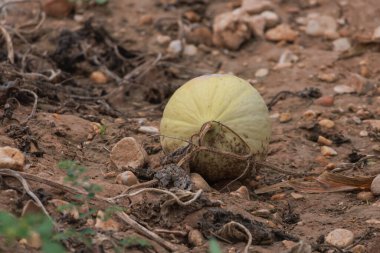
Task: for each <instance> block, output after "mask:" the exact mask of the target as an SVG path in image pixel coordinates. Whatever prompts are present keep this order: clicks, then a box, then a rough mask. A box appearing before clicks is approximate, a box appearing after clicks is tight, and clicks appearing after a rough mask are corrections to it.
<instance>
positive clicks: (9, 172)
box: [0, 169, 58, 229]
mask: <svg viewBox="0 0 380 253" xmlns="http://www.w3.org/2000/svg"><path fill="white" fill-rule="evenodd" d="M0 175H2V176H10V177H14V178H16V179H17V180H18V181H19V182H20V183H21V184H22V187H23V188H24V190H25V192H26V193H27V194H28V195H29V196H30V197H31V198H32V199H33V200H34V201H35V202H36V203H37V205H38V206H39V207H40V208H41V210H42V211H43V213H44V214H45V215H46V216H47V217H48V218H49V219H50V221H51V222H52V223H53V225H54V227H55V228H56V229H58V226H57V224H56V223H55V221H54V220H53V218H52V217H51V216H50V214H49V213H48V211H47V210H46V208H45V206H44V205H43V204H42V202H41V200H40V199H39V198H38V197H37V196H36V195H35V194H34V193H33V192H32V191H31V190H30V187H29V185H28V182H26V180H25V178H24V177H22V176H21V175H20V173H18V172H16V171H14V170H11V169H0Z"/></svg>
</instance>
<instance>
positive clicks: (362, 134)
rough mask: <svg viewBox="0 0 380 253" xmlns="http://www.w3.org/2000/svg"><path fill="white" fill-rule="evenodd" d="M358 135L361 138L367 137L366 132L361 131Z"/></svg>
mask: <svg viewBox="0 0 380 253" xmlns="http://www.w3.org/2000/svg"><path fill="white" fill-rule="evenodd" d="M359 135H360V136H361V137H367V136H368V132H367V131H366V130H362V131H360V133H359Z"/></svg>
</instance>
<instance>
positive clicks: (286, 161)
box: [0, 0, 380, 253]
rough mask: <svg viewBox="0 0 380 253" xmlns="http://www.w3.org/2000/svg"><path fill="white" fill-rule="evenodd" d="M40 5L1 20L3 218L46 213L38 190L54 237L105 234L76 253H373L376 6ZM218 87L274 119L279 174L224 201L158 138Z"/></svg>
mask: <svg viewBox="0 0 380 253" xmlns="http://www.w3.org/2000/svg"><path fill="white" fill-rule="evenodd" d="M3 2H5V1H3ZM42 2H43V5H42V10H44V11H45V12H41V8H40V6H39V5H38V3H37V2H32V3H31V2H28V1H26V2H22V1H21V2H18V3H12V4H4V3H3V5H2V7H1V13H0V14H1V18H2V23H1V25H0V28H1V33H2V39H1V43H2V47H1V51H0V52H1V53H0V60H1V63H0V64H1V68H0V71H1V75H0V79H1V85H0V109H1V110H0V112H1V113H0V119H1V125H0V147H2V148H1V149H0V167H1V168H3V169H2V170H1V171H0V175H1V177H0V183H1V184H0V190H1V192H0V193H1V194H0V209H1V210H3V211H7V212H10V213H13V214H14V215H16V216H17V217H19V216H22V215H26V214H27V213H29V212H33V213H34V212H40V213H41V212H43V210H42V209H41V206H38V203H37V202H33V201H30V200H31V197H30V196H31V195H32V194H33V193H34V194H35V196H36V198H39V199H40V200H41V202H42V206H43V207H45V208H46V210H47V212H48V213H49V215H51V217H52V218H53V220H54V221H55V222H56V224H57V227H59V229H60V231H63V230H67V229H68V228H72V229H74V230H75V231H77V232H78V231H79V233H82V235H83V231H84V229H85V228H88V229H90V230H91V231H92V232H93V233H91V234H86V235H85V236H84V237H86V238H87V239H90V240H91V241H90V243H89V244H86V243H85V242H84V241H85V240H80V238H79V237H78V236H71V237H70V236H69V238H64V239H62V240H61V241H60V242H61V243H63V244H64V245H65V247H66V249H68V250H70V251H72V252H114V251H115V249H119V250H122V249H123V248H124V250H125V252H167V251H178V252H208V250H209V248H210V245H209V244H210V239H211V238H216V239H217V242H218V245H219V246H220V247H221V249H222V252H262V253H264V252H302V253H307V252H356V253H358V252H378V245H380V237H379V232H380V212H379V210H380V200H379V199H378V197H377V195H379V194H380V189H379V188H380V178H375V177H376V175H377V174H379V173H380V166H379V159H378V158H379V154H380V142H379V141H380V85H379V81H380V57H379V56H380V16H379V15H378V13H380V3H379V2H378V1H377V0H363V1H349V0H340V1H338V0H336V1H328V0H296V1H286V0H272V1H270V0H261V1H260V0H242V1H239V0H236V1H222V0H220V1H219V0H215V1H208V0H191V1H190V0H155V1H151V0H140V1H134V0H123V1H112V0H110V1H109V2H108V3H106V4H96V3H89V2H86V1H84V3H82V4H80V3H79V1H78V2H77V3H76V4H75V5H70V4H67V2H66V1H64V0H62V1H42ZM100 2H101V1H100ZM45 13H46V16H45ZM210 73H233V74H234V75H237V76H239V77H242V78H244V79H246V80H248V81H249V82H250V83H251V84H252V86H253V87H255V88H256V89H257V90H258V91H259V92H260V94H261V95H262V96H263V98H264V100H265V101H266V103H267V105H268V107H269V109H270V117H271V120H272V140H271V143H270V150H269V154H268V157H267V160H266V163H268V164H270V165H272V167H275V168H274V169H273V168H272V169H270V168H268V166H267V167H264V168H261V169H260V170H258V171H257V174H256V176H255V177H253V178H251V180H250V181H248V182H247V181H245V182H235V183H234V184H232V185H230V187H229V188H228V189H223V186H224V184H223V183H219V184H218V183H217V184H211V185H208V184H207V183H206V182H204V181H202V179H199V178H195V176H192V177H190V176H189V175H187V174H186V173H185V172H184V171H182V170H181V169H180V168H178V167H177V166H175V165H170V163H168V162H167V161H166V163H165V159H164V158H165V155H164V154H163V151H162V149H161V146H160V141H159V140H160V139H159V135H158V134H159V124H160V119H161V116H162V112H163V109H164V108H165V104H166V102H167V101H168V99H169V98H170V96H171V95H172V94H173V92H174V91H175V90H176V89H177V88H178V87H180V86H181V85H182V84H183V83H185V82H186V81H188V80H189V79H191V78H193V77H196V76H199V75H203V74H210ZM5 147H6V148H5ZM62 161H65V162H63V163H62ZM72 161H75V162H76V164H77V165H75V164H74V163H72ZM60 162H61V163H60ZM59 163H60V164H59ZM79 165H80V166H79ZM82 167H83V168H85V171H84V173H83V175H84V176H86V177H83V175H82V174H81V172H80V171H81V168H82ZM8 168H9V169H12V170H14V171H18V172H17V173H19V174H17V175H20V176H21V177H22V178H24V179H25V180H26V181H27V183H28V184H29V185H30V188H31V190H32V192H31V193H32V194H30V192H28V191H27V190H26V189H25V187H22V185H21V184H20V183H19V182H18V180H16V179H17V177H15V174H14V173H12V172H9V171H8V170H4V169H8ZM276 168H277V169H276ZM278 168H279V169H280V170H279V169H278ZM65 169H66V170H65ZM70 173H71V174H70ZM68 175H69V176H70V175H72V176H73V177H72V178H71V181H69V182H67V180H66V181H65V180H64V179H65V178H66V179H67V177H68ZM78 176H79V177H78ZM78 178H81V179H80V180H79V179H78ZM374 178H375V179H374ZM18 179H20V177H18ZM69 179H70V178H69ZM78 180H79V181H78ZM70 182H71V183H70ZM191 182H192V183H193V186H191ZM194 184H195V186H196V187H194ZM65 185H66V186H70V187H71V188H65V187H64V186H65ZM90 186H91V187H90ZM92 186H94V187H92ZM95 186H100V187H101V188H102V190H101V191H98V190H97V187H95ZM73 187H74V188H73ZM197 187H198V188H201V189H203V192H202V193H201V194H200V195H199V194H197V193H199V192H198V191H197ZM146 188H149V189H151V188H154V189H156V190H146ZM173 188H176V189H177V190H173ZM75 189H79V190H75ZM138 189H140V190H141V189H142V190H143V191H144V192H141V193H139V194H133V193H136V190H138ZM144 189H145V190H144ZM170 189H172V194H174V196H177V200H175V198H174V197H173V195H169V194H170V193H169V194H168V193H167V192H163V191H160V190H165V191H168V190H170ZM88 193H96V197H95V198H91V199H88V198H85V199H84V200H83V199H82V200H77V199H75V198H74V195H77V194H82V195H83V196H84V195H86V194H88ZM122 193H126V194H127V195H128V196H127V197H120V198H117V199H115V198H114V197H115V196H118V195H119V194H122ZM83 196H82V197H83ZM86 196H87V195H86ZM35 200H36V199H35ZM186 201H190V203H187V204H186V203H185V204H184V203H183V202H186ZM35 203H37V206H36V205H35ZM68 203H85V204H81V207H72V208H71V209H70V210H62V208H61V209H57V207H59V206H62V205H67V204H68ZM88 206H90V207H88ZM116 206H117V207H120V208H122V210H121V209H118V208H115V210H113V212H111V218H110V219H102V217H103V216H104V215H105V213H107V210H108V211H109V209H110V207H116ZM92 209H94V210H95V211H93V212H92V213H89V212H90V210H92ZM84 213H85V214H88V215H87V216H86V217H82V216H80V215H79V214H84ZM135 221H136V222H138V224H137V225H136V223H135ZM231 221H234V222H236V223H230V222H231ZM1 224H2V223H1V221H0V227H1ZM3 224H4V223H3ZM139 224H140V225H139ZM237 224H238V225H237ZM144 229H146V230H144ZM1 231H3V230H1V229H0V233H1ZM247 231H248V233H247ZM249 235H251V236H252V238H251V239H252V245H250V246H249V248H248V249H246V251H244V248H245V245H246V243H247V241H248V239H249ZM35 237H37V239H35V240H34V242H35V243H33V240H32V239H30V238H29V239H27V240H25V239H22V238H17V242H13V243H6V242H5V240H1V241H0V250H1V251H2V252H10V251H16V252H39V251H41V249H40V247H41V243H40V242H39V239H38V235H37V236H35ZM40 237H41V235H40ZM125 238H134V241H133V242H130V241H129V243H125V244H123V245H122V246H120V245H121V244H120V243H119V242H120V241H121V240H122V239H125ZM136 238H138V239H136ZM36 241H37V242H36ZM212 242H213V241H212ZM146 244H148V246H146ZM211 244H212V243H211ZM211 248H212V247H211ZM43 249H44V248H43ZM43 249H42V250H43ZM212 252H218V251H212Z"/></svg>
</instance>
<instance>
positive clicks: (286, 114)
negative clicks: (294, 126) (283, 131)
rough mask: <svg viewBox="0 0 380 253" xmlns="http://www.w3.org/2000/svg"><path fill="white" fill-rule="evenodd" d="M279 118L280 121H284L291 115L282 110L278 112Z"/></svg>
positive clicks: (290, 118) (288, 119) (289, 118)
mask: <svg viewBox="0 0 380 253" xmlns="http://www.w3.org/2000/svg"><path fill="white" fill-rule="evenodd" d="M279 120H280V122H281V123H286V122H289V121H291V120H292V115H291V114H290V113H288V112H284V113H281V114H280V117H279Z"/></svg>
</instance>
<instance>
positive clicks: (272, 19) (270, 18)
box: [260, 11, 280, 28]
mask: <svg viewBox="0 0 380 253" xmlns="http://www.w3.org/2000/svg"><path fill="white" fill-rule="evenodd" d="M260 16H261V17H263V18H264V19H265V27H267V28H271V27H273V26H275V25H277V24H278V23H279V22H280V17H279V16H278V15H277V14H276V13H275V12H273V11H264V12H262V13H261V14H260Z"/></svg>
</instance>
